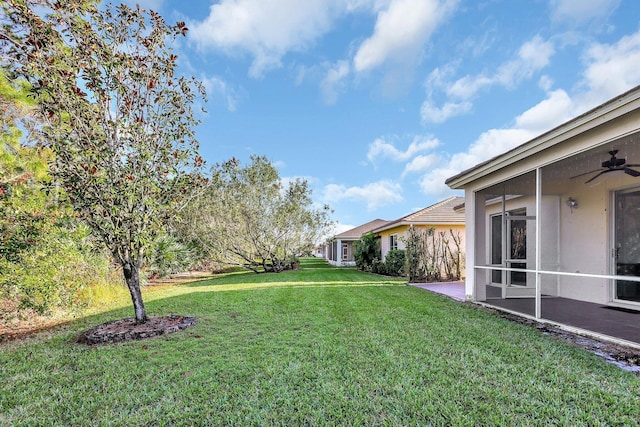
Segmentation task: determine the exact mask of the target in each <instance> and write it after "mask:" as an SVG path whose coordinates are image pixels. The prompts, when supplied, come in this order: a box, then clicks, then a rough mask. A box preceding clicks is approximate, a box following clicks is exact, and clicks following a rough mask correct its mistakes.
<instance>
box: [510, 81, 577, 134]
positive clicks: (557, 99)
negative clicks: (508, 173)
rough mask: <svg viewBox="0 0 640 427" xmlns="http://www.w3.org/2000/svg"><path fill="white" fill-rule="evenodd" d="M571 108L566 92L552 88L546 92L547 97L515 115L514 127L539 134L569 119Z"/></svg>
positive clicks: (572, 106)
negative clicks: (551, 90) (552, 89)
mask: <svg viewBox="0 0 640 427" xmlns="http://www.w3.org/2000/svg"><path fill="white" fill-rule="evenodd" d="M573 109H574V105H573V102H572V101H571V98H570V97H569V95H568V94H567V92H565V91H564V90H562V89H558V90H554V91H553V92H550V93H548V94H547V99H545V100H543V101H542V102H540V103H538V104H537V105H535V106H533V107H532V108H530V109H528V110H527V111H525V112H524V113H522V114H521V115H519V116H518V117H516V128H520V129H523V130H527V131H530V132H533V133H535V134H540V133H543V132H545V131H547V130H550V129H552V128H554V127H556V126H557V125H559V124H560V123H563V122H565V121H567V120H569V119H571V117H572V114H573ZM523 142H524V141H523Z"/></svg>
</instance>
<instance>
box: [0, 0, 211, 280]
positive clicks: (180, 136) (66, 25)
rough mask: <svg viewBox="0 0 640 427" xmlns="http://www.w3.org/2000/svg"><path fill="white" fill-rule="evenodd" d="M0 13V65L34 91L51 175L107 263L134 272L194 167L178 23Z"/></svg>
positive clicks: (193, 89) (56, 8)
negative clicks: (3, 61)
mask: <svg viewBox="0 0 640 427" xmlns="http://www.w3.org/2000/svg"><path fill="white" fill-rule="evenodd" d="M36 5H38V13H35V12H34V11H35V6H36ZM2 8H3V10H4V13H5V16H4V18H5V20H6V21H8V22H9V23H10V24H11V25H7V26H4V27H2V32H3V33H4V34H0V36H4V37H3V39H4V40H7V41H11V42H10V43H7V44H5V45H3V50H4V52H3V53H4V57H6V58H7V59H8V62H7V64H8V68H9V72H10V73H12V75H17V76H20V77H22V78H23V79H25V80H26V81H28V82H30V83H31V85H32V87H33V94H34V96H35V98H36V100H37V102H38V105H39V108H38V110H37V113H38V114H37V121H36V122H35V123H31V125H32V127H33V129H34V131H35V132H34V135H35V136H36V137H37V142H38V143H40V144H42V145H45V146H48V147H50V148H51V150H52V151H53V153H54V154H55V157H54V161H53V163H52V168H51V173H52V175H53V176H54V178H55V179H56V180H57V181H58V182H60V183H61V185H62V186H63V187H64V189H65V191H66V192H67V194H68V195H69V196H70V198H71V200H72V201H73V207H74V209H75V210H76V212H78V214H79V215H80V216H81V217H82V218H83V219H84V220H86V221H87V223H88V224H90V225H91V227H92V228H93V229H94V230H95V231H96V232H97V233H98V234H99V235H100V236H101V237H102V239H103V241H104V243H105V244H106V245H107V247H108V248H109V250H110V251H111V252H112V253H113V254H114V256H115V257H116V259H117V260H118V261H119V262H120V263H121V264H122V265H123V266H125V265H127V266H132V265H133V266H134V268H139V267H140V265H141V263H142V256H143V253H144V251H145V250H146V248H147V247H148V245H149V244H150V242H152V241H153V239H154V236H155V235H156V234H157V232H158V231H159V230H161V229H163V228H164V226H165V223H166V220H167V218H168V217H170V216H172V215H174V214H175V212H176V211H177V210H178V209H179V208H180V207H181V206H183V205H184V200H185V198H188V197H189V195H190V193H191V192H192V190H193V189H194V187H193V185H194V183H195V182H197V180H198V178H199V175H200V171H201V169H202V167H203V165H204V162H203V160H202V158H201V157H200V156H199V155H198V154H197V153H198V142H197V141H196V139H195V130H194V127H195V126H196V125H197V123H198V121H197V120H196V119H195V116H194V114H193V112H192V104H193V103H194V102H195V101H196V100H197V99H198V98H199V97H202V98H204V90H203V87H202V85H201V84H200V83H199V82H198V81H196V80H195V79H193V78H187V77H184V76H176V66H177V65H176V61H177V56H176V55H175V54H174V53H173V51H172V46H171V43H172V42H173V41H174V40H175V39H176V38H177V37H179V36H182V35H184V34H186V31H187V30H186V27H185V26H184V23H178V24H177V25H175V26H171V25H167V24H166V23H165V21H164V19H163V18H162V17H161V16H160V15H159V14H157V13H155V12H153V11H149V12H146V11H144V10H143V9H141V8H139V7H136V8H135V9H132V8H130V7H128V6H127V5H124V4H120V5H117V6H113V5H108V6H106V8H104V9H99V8H97V2H95V1H90V0H77V1H75V2H64V3H61V2H57V1H53V0H38V1H34V0H27V1H26V2H25V1H18V0H7V1H6V2H4V4H3V5H2ZM133 276H134V277H137V275H133ZM132 286H134V288H135V287H138V284H137V283H135V284H132Z"/></svg>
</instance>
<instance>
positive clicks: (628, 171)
mask: <svg viewBox="0 0 640 427" xmlns="http://www.w3.org/2000/svg"><path fill="white" fill-rule="evenodd" d="M624 173H626V174H627V175H631V176H640V172H638V171H637V170H634V169H631V168H628V167H627V168H624Z"/></svg>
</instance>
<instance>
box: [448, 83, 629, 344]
mask: <svg viewBox="0 0 640 427" xmlns="http://www.w3.org/2000/svg"><path fill="white" fill-rule="evenodd" d="M447 184H448V185H449V186H451V187H452V188H455V189H464V190H465V213H466V222H467V224H466V228H467V248H466V250H467V279H466V285H465V292H466V294H467V298H468V299H470V300H472V301H476V302H480V303H483V304H486V305H490V306H494V307H497V308H500V309H502V310H507V311H510V312H513V313H516V314H520V315H524V316H527V317H531V318H535V319H539V320H544V321H549V322H552V323H557V324H561V325H563V326H567V327H570V328H575V329H577V330H583V331H585V332H589V333H592V334H595V335H602V336H604V337H606V338H613V339H616V340H620V341H624V342H626V343H630V344H632V345H633V344H635V345H640V87H638V88H635V89H633V90H631V91H629V92H627V93H625V94H623V95H621V96H619V97H617V98H615V99H613V100H611V101H609V102H607V103H605V104H603V105H601V106H599V107H597V108H596V109H594V110H591V111H590V112H588V113H586V114H584V115H582V116H580V117H578V118H576V119H574V120H571V121H570V122H567V123H565V124H563V125H561V126H559V127H557V128H555V129H553V130H551V131H549V132H547V133H545V134H543V135H541V136H539V137H537V138H535V139H533V140H531V141H529V142H527V143H525V144H523V145H521V146H519V147H517V148H515V149H514V150H511V151H509V152H507V153H504V154H503V155H500V156H498V157H496V158H494V159H492V160H490V161H487V162H485V163H482V164H480V165H478V166H476V167H474V168H472V169H470V170H467V171H465V172H462V173H461V174H459V175H456V176H454V177H452V178H450V179H448V180H447ZM471 263H473V267H472V266H471V265H470V264H471Z"/></svg>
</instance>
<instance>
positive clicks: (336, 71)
mask: <svg viewBox="0 0 640 427" xmlns="http://www.w3.org/2000/svg"><path fill="white" fill-rule="evenodd" d="M349 68H350V67H349V62H348V61H338V62H337V63H336V64H334V66H332V67H330V68H329V71H327V74H326V75H325V77H324V79H322V82H321V83H320V90H321V92H322V95H323V98H324V100H325V102H326V103H327V104H335V103H336V101H337V100H338V92H340V90H341V89H342V88H343V87H344V79H345V78H346V77H347V76H348V75H349Z"/></svg>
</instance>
